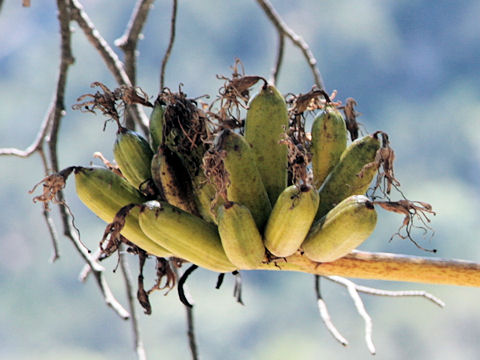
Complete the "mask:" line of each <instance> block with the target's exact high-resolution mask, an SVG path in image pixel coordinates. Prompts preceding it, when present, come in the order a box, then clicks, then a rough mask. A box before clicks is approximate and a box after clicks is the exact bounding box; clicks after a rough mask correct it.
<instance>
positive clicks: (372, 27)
mask: <svg viewBox="0 0 480 360" xmlns="http://www.w3.org/2000/svg"><path fill="white" fill-rule="evenodd" d="M134 3H135V2H134V1H127V0H115V1H111V0H110V1H93V0H88V1H87V0H85V1H82V4H84V6H85V9H86V11H87V12H88V14H89V15H90V17H91V18H92V20H93V21H94V23H95V24H96V26H97V28H98V30H99V31H100V33H101V34H102V35H103V36H104V37H105V39H106V40H107V41H108V42H109V43H110V44H111V45H112V46H113V42H114V40H115V39H117V38H118V37H120V36H121V35H122V34H123V32H124V29H125V26H126V24H127V22H128V19H129V16H130V13H131V11H132V9H133V7H134ZM272 3H273V5H274V6H275V7H276V9H277V10H278V12H279V13H280V14H281V16H282V17H283V18H284V20H285V21H286V22H287V23H288V24H289V25H290V27H291V28H292V29H293V30H294V31H296V32H297V33H298V34H300V35H301V36H303V38H304V39H305V40H306V41H307V42H308V43H309V45H310V46H311V50H312V52H313V53H314V55H315V56H316V58H317V59H318V66H319V69H320V71H321V73H322V75H323V77H324V80H325V85H326V88H327V90H328V91H329V92H330V91H332V90H334V89H336V90H338V95H337V99H340V100H343V101H344V100H345V99H346V98H347V97H354V98H355V99H356V100H357V102H358V103H359V106H358V111H360V112H361V113H362V116H361V117H360V118H359V121H360V122H361V123H362V124H363V125H364V127H365V128H366V129H367V130H368V131H369V132H373V131H375V130H383V131H385V132H387V133H388V134H389V135H390V139H391V145H392V147H393V148H394V150H395V151H396V156H397V158H396V164H395V165H396V168H395V170H396V176H397V178H398V179H399V180H400V182H401V189H403V192H404V193H405V194H406V196H407V197H408V198H409V199H412V200H422V201H426V202H429V203H431V204H432V206H433V208H434V210H435V211H437V216H436V217H434V218H432V223H431V225H432V226H433V228H434V229H435V235H434V236H433V238H432V239H431V240H428V239H426V240H423V239H422V238H421V237H417V240H418V241H420V243H421V244H422V245H424V246H426V247H435V248H437V249H438V254H437V255H438V256H440V257H444V258H457V259H465V260H471V261H477V262H478V261H480V242H479V241H478V240H479V239H478V230H479V222H480V216H479V214H480V205H479V204H480V186H479V185H480V180H479V179H480V121H479V118H480V79H479V74H480V61H479V59H480V22H479V21H478V16H479V14H480V3H479V2H478V1H474V0H471V1H459V2H455V3H452V2H450V1H437V2H435V4H434V5H432V3H431V2H429V1H421V0H417V1H415V0H412V1H406V2H397V1H383V2H377V1H362V2H352V1H343V0H341V1H331V0H328V1H327V0H325V1H318V2H317V1H306V0H299V1H295V2H292V1H287V0H272ZM170 13H171V2H170V1H164V0H161V1H156V2H155V7H154V8H153V10H152V11H151V13H150V14H149V18H148V21H147V24H146V26H145V28H144V31H143V34H144V38H143V40H142V41H141V42H140V43H139V58H138V85H140V86H141V87H142V89H143V90H145V91H146V92H147V93H148V94H149V95H150V96H151V97H154V96H155V95H156V94H157V93H158V90H159V69H160V63H161V60H162V57H163V55H164V52H165V50H166V46H167V42H168V36H169V26H170V24H169V22H170ZM56 16H57V14H56V8H55V4H54V2H52V1H32V6H31V7H30V8H23V7H21V2H20V1H12V0H11V1H4V4H3V7H2V10H1V12H0V34H1V35H0V84H1V86H0V104H1V109H2V110H1V112H0V147H18V148H21V149H24V148H26V147H27V146H28V145H30V144H31V143H32V141H33V140H34V138H35V136H36V134H37V131H38V129H39V126H40V124H41V122H42V119H43V117H44V115H45V113H46V112H47V110H48V106H49V104H50V101H51V95H52V93H53V91H54V88H55V82H56V74H57V66H58V63H59V56H58V53H59V34H58V23H57V18H56ZM73 25H74V26H75V27H76V24H75V23H73ZM72 40H73V52H74V56H75V58H76V63H75V65H74V66H73V67H71V69H70V72H69V78H68V84H67V86H68V87H67V93H66V116H65V118H64V119H63V122H62V128H61V132H60V140H59V145H58V146H59V161H60V167H61V168H64V167H67V166H70V165H88V164H90V162H91V161H92V160H93V157H92V154H93V153H94V152H95V151H101V152H102V153H103V154H104V155H105V156H107V157H108V158H110V159H111V158H112V147H113V141H114V137H115V126H114V125H113V124H112V123H110V124H107V127H106V130H105V131H102V129H103V123H104V120H105V119H104V118H103V117H102V116H100V115H97V116H94V115H91V114H83V113H80V112H78V111H72V110H71V105H73V104H74V103H75V102H76V98H77V97H78V96H80V95H81V94H84V93H88V92H90V91H91V89H90V83H92V82H93V81H101V82H103V83H105V84H106V85H107V86H109V87H111V88H113V87H115V86H116V83H115V81H114V79H113V78H112V76H111V75H110V73H109V71H108V70H107V69H106V67H105V65H104V63H103V62H102V60H101V59H100V57H99V55H98V54H97V53H96V52H95V51H94V50H93V48H92V47H91V46H90V45H89V44H88V42H87V41H86V39H85V37H84V35H83V33H82V32H81V31H80V29H76V30H75V33H74V35H73V38H72ZM276 46H277V35H276V32H275V30H274V28H273V26H272V25H271V24H270V23H269V21H268V20H267V18H266V16H265V15H264V14H263V12H262V11H261V9H260V8H259V7H258V5H257V4H256V3H255V2H254V1H220V0H208V1H187V0H185V1H180V3H179V9H178V23H177V39H176V42H175V45H174V48H173V53H172V56H171V59H170V62H169V64H168V66H167V76H166V85H167V86H168V87H170V88H172V89H177V87H178V84H179V83H183V84H184V87H183V89H184V91H185V92H186V93H187V94H188V96H190V97H197V96H200V95H204V94H210V95H211V96H215V94H216V93H217V90H218V88H219V87H220V86H221V85H222V82H221V81H219V80H218V79H216V77H215V75H216V74H225V75H229V74H230V73H231V70H230V66H231V65H232V64H233V61H234V58H235V57H239V58H240V59H241V60H242V61H243V64H244V65H245V68H246V73H247V74H250V75H263V76H266V77H269V76H270V72H271V68H272V67H273V64H274V60H275V51H276ZM116 50H118V49H116ZM285 51H286V52H285V62H284V66H283V68H282V69H281V72H280V79H279V82H278V87H279V89H280V91H281V92H282V93H287V92H294V93H299V92H303V93H305V92H307V91H308V90H309V89H310V88H311V86H312V85H313V79H312V76H311V73H310V70H309V68H308V67H307V65H306V62H305V60H304V58H303V56H302V54H301V52H300V51H299V50H298V49H297V48H294V47H293V46H291V43H289V42H288V40H286V49H285ZM118 53H119V54H120V52H118ZM42 177H43V170H42V166H41V160H40V158H39V156H38V155H34V156H32V157H31V158H28V159H19V158H9V157H1V158H0V204H1V207H0V249H1V251H0V289H1V295H0V358H2V359H31V358H32V356H34V357H35V358H36V359H39V360H43V359H59V358H67V359H93V360H97V359H98V360H100V359H134V358H135V353H134V351H133V340H132V337H131V330H130V323H128V322H125V321H122V320H120V319H119V318H118V316H117V315H116V314H115V313H114V312H113V311H112V310H111V309H110V308H108V307H107V306H105V304H104V301H103V298H102V297H101V295H100V293H99V291H98V288H97V285H96V283H95V282H94V281H93V279H89V281H87V283H86V284H82V283H80V282H79V281H78V275H79V272H80V270H81V268H82V266H83V262H82V260H81V259H80V257H79V255H78V254H77V253H76V252H75V251H74V249H73V247H72V245H71V243H70V242H69V241H68V240H66V239H64V238H62V239H61V242H60V244H59V245H60V255H61V258H60V259H59V260H58V261H57V262H55V263H54V264H52V263H50V262H49V259H50V257H51V255H52V248H51V243H50V237H49V234H48V231H47V227H46V225H45V223H44V220H43V217H42V214H41V212H42V206H41V205H40V204H33V203H32V195H30V194H28V190H30V189H31V188H32V187H33V185H34V184H35V183H37V182H38V181H39V180H40V179H41V178H42ZM72 182H73V181H71V182H70V183H69V184H68V186H67V189H66V197H67V201H68V204H69V205H70V207H71V208H72V210H73V211H74V213H75V216H76V224H77V225H78V227H79V228H80V231H81V236H82V239H83V241H84V242H85V243H86V244H87V245H88V246H89V247H90V248H92V249H93V248H95V247H96V245H97V244H98V241H99V240H100V238H101V235H102V233H103V230H104V223H102V222H101V221H100V220H99V219H98V218H96V217H95V215H93V214H92V213H90V212H89V211H88V209H86V207H85V206H84V205H83V204H82V203H80V201H79V200H78V199H77V198H76V195H75V192H74V185H73V184H72ZM380 214H381V215H380V218H379V226H378V227H377V229H376V231H375V233H374V234H373V236H372V237H371V238H370V239H368V240H367V241H366V242H365V243H364V244H363V245H362V246H361V248H362V249H365V250H371V251H385V252H394V253H404V254H411V255H420V256H429V254H428V253H425V252H422V251H421V250H419V249H417V248H416V247H415V246H414V245H413V244H412V243H411V242H409V241H407V240H400V239H394V240H393V241H391V242H389V239H390V237H391V235H392V234H393V233H394V232H396V230H397V228H398V226H399V225H400V223H401V221H402V217H401V216H399V215H395V214H385V213H384V212H380ZM53 216H54V218H55V219H56V220H58V214H57V212H56V209H55V210H54V212H53ZM58 225H60V222H58ZM59 231H61V228H60V226H59ZM130 263H131V265H132V270H133V273H134V275H135V276H136V274H137V272H136V271H137V270H136V269H137V263H136V259H134V258H131V259H130ZM104 265H105V266H106V268H107V278H108V280H109V281H110V284H111V287H112V290H113V292H114V294H115V295H116V296H117V298H118V299H119V300H120V301H121V302H122V303H123V304H126V300H125V291H124V286H123V280H122V279H121V277H120V275H119V274H114V273H113V269H114V268H115V266H116V259H115V257H112V259H111V260H110V261H108V262H106V263H105V264H104ZM146 273H147V286H148V284H151V282H152V281H153V275H154V268H153V263H151V262H149V263H148V264H147V269H146ZM216 279H217V276H216V274H214V273H212V272H209V271H206V270H199V271H197V272H195V273H194V274H193V275H192V276H191V277H190V278H189V281H188V286H189V289H190V292H191V294H192V296H193V298H194V300H195V307H194V316H195V326H196V333H197V338H198V346H199V352H200V357H201V358H203V359H318V358H326V359H351V358H353V357H355V358H356V359H369V358H371V355H370V354H369V352H368V350H367V348H366V346H365V343H364V324H363V321H362V319H361V318H360V316H359V315H358V314H357V312H356V310H355V308H354V307H353V304H352V301H351V298H350V297H349V296H348V294H347V292H346V290H345V289H344V288H342V287H340V286H338V285H334V284H332V283H329V282H328V281H323V282H322V294H323V296H324V298H325V300H326V302H327V304H328V306H329V310H330V313H331V316H332V320H333V322H334V323H335V324H336V326H337V327H338V329H339V330H340V332H342V333H343V335H344V336H345V337H346V338H347V339H348V340H349V342H350V344H349V346H348V347H346V348H343V347H342V346H341V345H339V344H338V343H336V342H335V341H334V340H333V338H332V337H331V336H330V335H329V333H328V332H327V331H326V329H325V327H324V325H323V323H322V322H321V320H320V317H319V315H318V310H317V306H316V300H315V294H314V281H313V276H311V275H308V274H297V273H287V272H285V273H280V272H256V271H253V272H244V273H243V285H244V288H243V291H244V293H243V300H244V302H245V306H241V305H239V304H237V303H236V302H235V300H234V298H233V296H232V293H233V278H232V277H231V276H227V277H226V279H225V282H224V284H223V286H222V288H221V289H220V290H216V289H215V283H216ZM357 283H359V284H366V285H370V286H374V287H379V288H384V289H391V290H405V289H418V290H427V291H430V292H431V293H433V294H434V295H436V296H439V297H440V298H441V299H443V300H444V301H445V302H446V304H447V305H446V307H445V308H444V309H440V308H438V307H436V306H435V305H433V304H431V303H429V302H428V301H426V300H423V299H419V298H384V297H372V296H369V295H362V298H363V300H364V301H365V305H366V308H367V310H368V311H369V313H370V315H371V317H372V320H373V340H374V343H375V344H376V347H377V355H376V358H378V359H405V358H409V359H427V358H428V359H452V358H455V359H478V357H479V356H480V343H479V341H478V339H479V338H480V307H479V303H480V289H478V288H462V287H453V286H439V285H422V284H407V283H400V282H399V283H393V282H381V281H363V280H358V281H357ZM151 302H152V307H153V314H152V315H150V316H147V315H143V312H142V310H141V308H140V307H137V311H138V316H139V318H140V325H141V335H142V337H143V341H144V344H145V347H146V351H147V356H148V358H150V359H155V358H156V359H158V358H163V359H188V358H189V357H190V354H189V349H188V343H187V337H186V326H185V325H186V320H185V310H184V308H183V305H181V304H180V302H179V301H178V298H177V295H176V291H172V292H171V293H170V294H168V295H167V296H164V293H163V292H156V293H154V294H153V295H152V296H151Z"/></svg>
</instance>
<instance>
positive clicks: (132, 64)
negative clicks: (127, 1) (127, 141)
mask: <svg viewBox="0 0 480 360" xmlns="http://www.w3.org/2000/svg"><path fill="white" fill-rule="evenodd" d="M152 3H153V0H138V1H137V3H136V5H135V8H134V9H133V12H132V16H131V17H130V21H129V22H128V25H127V28H126V29H125V33H124V34H123V35H122V36H121V37H120V38H118V39H117V40H115V45H116V46H118V47H119V48H121V49H122V50H123V53H124V55H125V71H126V73H127V75H128V77H129V79H130V82H131V83H132V85H133V86H135V85H136V83H137V56H138V54H137V43H138V40H139V39H140V36H141V32H142V29H143V26H144V25H145V22H146V21H147V16H148V13H149V11H150V9H151V7H152ZM132 106H134V105H127V109H128V108H130V107H132ZM127 115H130V111H127ZM125 125H126V127H127V128H128V129H135V120H134V118H132V116H127V117H126V119H125Z"/></svg>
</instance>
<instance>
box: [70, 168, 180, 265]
mask: <svg viewBox="0 0 480 360" xmlns="http://www.w3.org/2000/svg"><path fill="white" fill-rule="evenodd" d="M75 185H76V190H77V195H78V197H79V198H80V200H81V201H82V202H83V203H84V204H85V205H86V206H87V207H88V208H89V209H90V210H91V211H92V212H94V213H95V215H97V216H98V217H99V218H100V219H102V220H103V221H105V222H107V223H110V222H111V221H112V220H113V219H114V217H115V215H116V214H117V212H118V211H119V210H120V209H121V208H122V207H124V206H126V205H128V204H142V203H143V202H145V201H146V198H145V197H144V196H143V195H142V194H141V193H140V192H139V191H138V190H137V189H135V188H134V187H133V186H132V185H130V183H128V182H127V181H126V180H125V179H124V178H122V177H120V176H118V175H117V174H115V173H113V172H112V171H110V170H107V169H104V168H81V167H78V168H76V169H75ZM138 215H139V211H138V209H135V208H134V209H132V210H131V211H130V212H129V214H128V215H127V217H126V219H125V220H126V222H125V227H124V228H123V230H122V231H121V234H122V235H123V236H125V237H126V238H127V239H128V240H130V241H131V242H132V243H134V244H135V245H137V246H138V247H140V248H141V249H143V250H145V251H146V252H147V253H150V254H152V255H155V256H158V257H167V256H171V253H170V251H167V250H166V249H165V248H163V247H161V246H160V245H158V244H157V243H155V242H153V241H152V240H150V238H149V237H148V236H147V235H145V234H144V233H143V231H142V230H141V229H140V226H139V224H138Z"/></svg>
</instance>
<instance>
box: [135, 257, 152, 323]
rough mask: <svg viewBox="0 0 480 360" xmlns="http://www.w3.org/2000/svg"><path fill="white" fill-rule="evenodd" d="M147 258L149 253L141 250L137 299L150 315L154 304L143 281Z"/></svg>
mask: <svg viewBox="0 0 480 360" xmlns="http://www.w3.org/2000/svg"><path fill="white" fill-rule="evenodd" d="M146 260H147V253H146V252H145V251H141V252H139V253H138V264H139V274H138V288H137V300H138V302H139V303H140V305H141V306H142V307H143V310H144V313H145V314H146V315H150V314H151V313H152V306H151V305H150V299H149V297H148V295H149V293H148V292H147V291H146V290H145V285H144V282H143V279H144V278H143V268H144V267H145V261H146Z"/></svg>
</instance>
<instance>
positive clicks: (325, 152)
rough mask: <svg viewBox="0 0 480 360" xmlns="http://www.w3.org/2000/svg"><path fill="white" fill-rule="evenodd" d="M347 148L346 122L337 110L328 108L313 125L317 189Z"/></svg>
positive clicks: (313, 156) (314, 181)
mask: <svg viewBox="0 0 480 360" xmlns="http://www.w3.org/2000/svg"><path fill="white" fill-rule="evenodd" d="M346 147H347V128H346V127H345V121H344V120H343V117H342V115H341V114H340V112H339V111H338V110H337V109H335V108H334V107H331V106H327V107H326V108H325V111H324V112H323V113H322V114H320V115H319V116H317V117H316V118H315V120H314V121H313V125H312V145H311V149H312V171H313V183H314V185H315V187H316V188H317V189H319V188H320V186H321V185H322V183H323V181H324V180H325V178H326V177H327V175H328V174H329V173H330V172H331V171H332V169H333V168H334V167H335V166H336V165H337V163H338V161H339V160H340V156H341V155H342V153H343V152H344V151H345V148H346Z"/></svg>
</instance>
